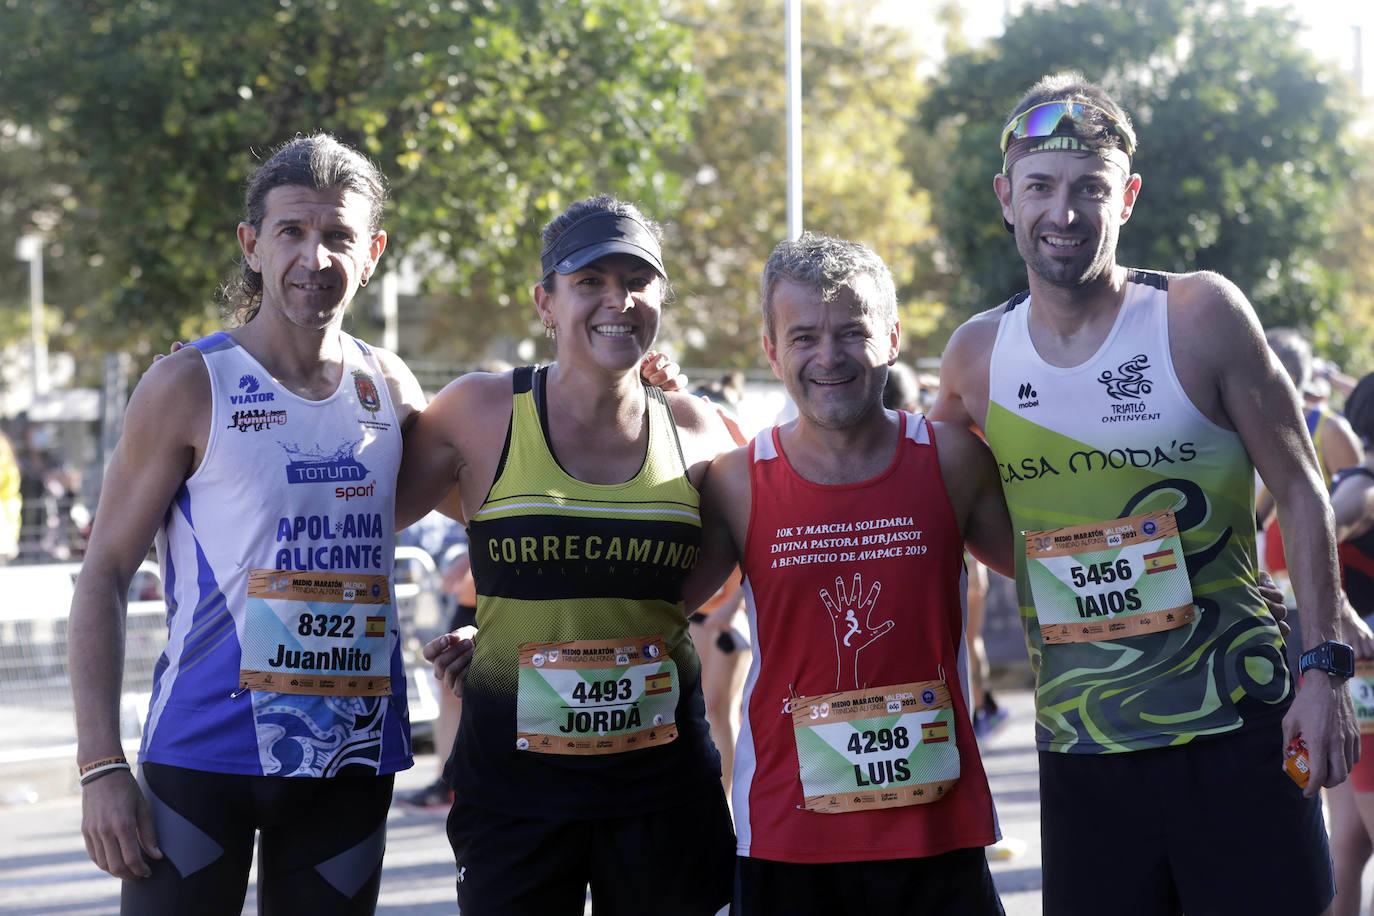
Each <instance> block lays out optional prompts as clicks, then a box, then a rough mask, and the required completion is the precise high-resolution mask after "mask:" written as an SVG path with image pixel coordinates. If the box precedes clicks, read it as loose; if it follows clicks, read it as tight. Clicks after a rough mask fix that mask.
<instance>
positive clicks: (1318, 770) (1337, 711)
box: [1169, 273, 1359, 795]
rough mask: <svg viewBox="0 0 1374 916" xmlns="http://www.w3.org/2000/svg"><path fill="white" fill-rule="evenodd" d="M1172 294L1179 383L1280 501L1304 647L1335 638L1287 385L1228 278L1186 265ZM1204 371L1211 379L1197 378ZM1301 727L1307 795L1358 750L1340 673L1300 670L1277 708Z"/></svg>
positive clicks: (1326, 552)
mask: <svg viewBox="0 0 1374 916" xmlns="http://www.w3.org/2000/svg"><path fill="white" fill-rule="evenodd" d="M1169 295H1170V300H1171V301H1170V306H1169V320H1170V324H1171V327H1170V333H1169V338H1170V347H1171V349H1172V350H1173V354H1174V366H1175V370H1176V372H1177V373H1178V374H1179V377H1180V378H1181V379H1183V380H1184V385H1185V388H1187V387H1188V386H1189V385H1190V384H1191V385H1192V386H1193V388H1192V389H1191V390H1190V392H1189V393H1190V395H1193V396H1194V397H1195V399H1196V398H1198V397H1200V398H1201V399H1202V400H1203V403H1201V404H1198V405H1197V406H1198V408H1199V409H1200V410H1201V411H1202V412H1203V413H1204V414H1205V415H1207V416H1208V417H1211V418H1213V419H1214V420H1215V421H1216V422H1219V423H1221V424H1222V425H1225V424H1227V423H1229V424H1231V425H1232V426H1233V427H1234V428H1235V430H1236V432H1237V433H1238V434H1239V435H1240V438H1241V441H1242V442H1243V443H1244V444H1245V449H1246V451H1247V452H1248V453H1249V455H1250V458H1251V460H1252V461H1253V462H1254V464H1255V468H1256V469H1257V470H1258V471H1259V473H1260V476H1261V477H1262V478H1263V479H1264V485H1265V486H1266V487H1267V488H1268V489H1269V491H1270V492H1271V493H1273V495H1274V500H1275V502H1276V503H1277V504H1278V510H1279V522H1280V524H1281V525H1282V527H1283V539H1284V544H1285V547H1286V548H1287V549H1286V550H1285V551H1284V552H1285V554H1286V555H1287V556H1288V566H1289V572H1290V581H1291V582H1292V584H1293V591H1294V593H1295V594H1296V596H1297V600H1298V607H1299V608H1300V609H1301V610H1302V614H1301V617H1300V624H1301V628H1302V633H1301V634H1300V635H1301V640H1302V646H1303V648H1305V649H1310V648H1312V647H1313V646H1315V645H1317V644H1318V643H1321V642H1324V641H1326V640H1338V639H1340V636H1341V631H1340V610H1341V602H1342V598H1341V591H1340V584H1339V583H1340V578H1339V574H1338V571H1337V565H1336V540H1335V535H1334V533H1333V529H1332V516H1331V506H1330V503H1329V501H1328V499H1327V496H1326V491H1325V488H1324V487H1323V486H1322V477H1321V472H1320V471H1319V469H1318V467H1317V456H1316V452H1315V451H1314V450H1313V448H1312V441H1311V439H1310V437H1309V436H1308V435H1307V427H1306V425H1305V424H1304V422H1303V418H1302V412H1301V409H1300V407H1299V404H1298V398H1297V393H1296V392H1295V391H1294V389H1293V384H1292V382H1291V380H1290V379H1289V378H1288V374H1287V373H1286V372H1285V371H1284V370H1283V367H1282V366H1281V365H1280V364H1279V362H1278V358H1277V357H1275V356H1274V355H1273V353H1272V351H1270V349H1269V347H1268V346H1267V344H1266V343H1265V340H1264V334H1263V330H1262V329H1261V327H1260V323H1259V320H1258V319H1257V318H1256V317H1255V313H1254V310H1253V309H1252V308H1251V307H1250V303H1249V302H1248V301H1247V300H1246V298H1245V296H1244V295H1243V294H1242V293H1241V292H1240V290H1239V289H1237V288H1236V286H1235V285H1234V284H1233V283H1231V282H1230V281H1228V280H1226V279H1225V278H1224V277H1221V276H1218V275H1217V274H1212V273H1200V274H1191V275H1188V276H1186V277H1178V278H1175V280H1174V282H1172V283H1171V285H1170V292H1169ZM1175 295H1177V296H1179V300H1178V301H1177V303H1175V301H1174V296H1175ZM1208 379H1210V380H1212V385H1210V386H1208V385H1206V384H1202V383H1201V382H1204V381H1205V380H1208ZM1194 392H1196V394H1194ZM1213 398H1215V401H1216V403H1211V401H1212V399H1213ZM1299 734H1301V735H1302V737H1303V740H1304V741H1305V742H1306V743H1307V749H1308V755H1309V758H1310V762H1311V766H1312V771H1311V772H1312V779H1311V781H1310V782H1309V783H1308V787H1307V789H1305V790H1304V792H1305V794H1308V795H1313V794H1315V793H1316V792H1317V791H1318V790H1319V789H1320V788H1321V787H1322V786H1324V785H1336V784H1337V783H1340V782H1341V781H1343V780H1344V779H1345V777H1346V775H1347V773H1348V772H1349V770H1350V767H1351V765H1352V764H1354V762H1355V761H1356V760H1358V759H1359V744H1358V737H1359V735H1358V729H1357V727H1356V724H1355V718H1354V708H1353V706H1352V705H1351V701H1350V693H1349V690H1348V688H1347V686H1346V684H1345V682H1344V680H1343V679H1341V678H1331V677H1329V676H1328V675H1327V674H1326V673H1325V672H1320V671H1310V672H1308V674H1307V675H1305V676H1304V677H1303V679H1302V687H1301V689H1300V690H1299V693H1298V697H1297V699H1296V700H1295V701H1294V703H1293V706H1292V708H1291V709H1290V710H1289V712H1288V715H1287V716H1285V717H1284V740H1285V742H1286V741H1287V740H1288V739H1291V738H1292V737H1294V736H1295V735H1299Z"/></svg>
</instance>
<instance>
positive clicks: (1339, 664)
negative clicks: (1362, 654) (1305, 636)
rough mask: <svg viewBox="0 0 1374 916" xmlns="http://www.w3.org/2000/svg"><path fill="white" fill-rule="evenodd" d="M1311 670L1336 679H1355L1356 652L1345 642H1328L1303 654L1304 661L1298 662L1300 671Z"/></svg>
mask: <svg viewBox="0 0 1374 916" xmlns="http://www.w3.org/2000/svg"><path fill="white" fill-rule="evenodd" d="M1309 668H1316V669H1317V670H1319V671H1325V672H1326V673H1328V674H1334V675H1335V676H1336V677H1354V675H1355V652H1354V650H1352V649H1351V648H1350V647H1349V646H1347V645H1346V644H1345V643H1343V642H1334V641H1332V640H1327V641H1326V642H1324V643H1321V644H1320V645H1318V646H1314V647H1313V648H1311V649H1308V650H1307V651H1306V652H1304V653H1303V654H1302V660H1301V661H1299V662H1298V671H1299V672H1305V671H1307V669H1309Z"/></svg>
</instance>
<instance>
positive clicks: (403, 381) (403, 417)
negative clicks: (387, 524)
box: [372, 347, 462, 531]
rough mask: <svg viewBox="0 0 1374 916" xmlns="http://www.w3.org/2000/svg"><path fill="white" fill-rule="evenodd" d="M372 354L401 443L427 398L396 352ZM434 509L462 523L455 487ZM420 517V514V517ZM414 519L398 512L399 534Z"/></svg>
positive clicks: (407, 436) (383, 351)
mask: <svg viewBox="0 0 1374 916" xmlns="http://www.w3.org/2000/svg"><path fill="white" fill-rule="evenodd" d="M372 352H373V353H374V354H375V355H376V357H377V362H378V364H380V365H381V367H382V375H383V376H384V377H385V378H386V385H387V389H388V390H389V391H390V392H391V403H392V405H393V406H394V407H395V408H396V421H397V422H398V423H399V424H400V426H401V437H402V440H403V441H407V440H408V439H409V437H410V431H411V429H412V428H413V427H414V426H415V421H416V420H417V419H419V416H420V411H422V410H424V409H425V404H426V401H427V398H426V396H425V392H424V389H423V388H421V387H420V382H419V380H418V379H417V378H415V373H413V372H411V371H410V367H409V366H407V365H406V364H405V362H404V361H403V360H402V359H401V358H400V357H399V356H397V355H396V354H395V353H392V352H391V351H390V350H383V349H381V348H380V347H374V348H373V351H372ZM398 505H399V504H398ZM435 508H438V509H439V511H440V512H443V513H444V514H445V515H448V516H449V517H451V518H454V519H458V520H459V521H461V520H462V506H461V505H460V504H459V502H458V491H457V489H456V488H455V489H452V490H450V491H449V494H448V496H447V497H445V498H444V499H443V500H442V501H441V502H440V503H439V504H438V506H437V507H435ZM426 511H428V510H426ZM423 514H424V513H421V515H423ZM417 520H418V517H417V518H416V519H410V520H409V521H406V522H402V521H401V518H400V514H399V512H398V513H397V519H396V530H397V531H399V530H400V529H402V528H404V527H406V525H409V524H411V523H412V522H414V521H417Z"/></svg>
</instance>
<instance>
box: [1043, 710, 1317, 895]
mask: <svg viewBox="0 0 1374 916" xmlns="http://www.w3.org/2000/svg"><path fill="white" fill-rule="evenodd" d="M1040 833H1041V840H1042V850H1041V855H1042V861H1043V867H1044V879H1045V883H1044V898H1043V899H1044V907H1045V912H1046V913H1053V914H1055V916H1101V914H1103V913H1111V914H1113V916H1175V914H1180V913H1184V912H1187V913H1188V916H1231V914H1234V916H1250V914H1254V913H1292V914H1294V916H1296V914H1298V913H1304V914H1308V913H1319V912H1321V911H1322V910H1323V909H1325V908H1326V907H1327V905H1329V904H1330V903H1331V900H1332V899H1333V898H1334V897H1335V894H1336V887H1335V878H1334V875H1333V872H1332V868H1331V854H1330V851H1329V848H1328V846H1327V836H1326V825H1325V824H1324V823H1323V820H1322V808H1321V800H1320V798H1319V797H1315V796H1314V797H1312V798H1304V797H1303V795H1302V790H1301V789H1299V788H1298V787H1297V785H1296V784H1295V783H1294V782H1293V781H1292V780H1291V779H1290V778H1289V777H1288V775H1287V773H1285V772H1284V770H1283V731H1282V726H1281V725H1280V724H1279V723H1277V722H1276V723H1274V724H1273V725H1267V726H1264V727H1262V728H1254V729H1249V730H1247V731H1244V732H1240V733H1239V734H1234V735H1227V736H1223V737H1219V738H1209V739H1204V740H1199V741H1194V742H1192V743H1190V744H1185V745H1182V746H1180V747H1172V748H1159V749H1156V750H1147V751H1131V752H1127V753H1121V754H1100V755H1087V754H1056V753H1051V752H1046V751H1042V752H1041V753H1040Z"/></svg>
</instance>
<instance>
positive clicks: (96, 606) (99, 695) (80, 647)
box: [67, 581, 127, 762]
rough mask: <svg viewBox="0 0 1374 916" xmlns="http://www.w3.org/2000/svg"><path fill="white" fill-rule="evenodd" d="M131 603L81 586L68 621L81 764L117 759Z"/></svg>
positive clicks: (106, 589) (116, 594) (102, 590)
mask: <svg viewBox="0 0 1374 916" xmlns="http://www.w3.org/2000/svg"><path fill="white" fill-rule="evenodd" d="M126 612H127V605H126V602H125V598H124V596H123V595H122V594H120V593H119V592H118V591H117V589H115V588H114V587H113V586H110V587H102V588H99V589H96V588H92V587H91V586H90V585H89V584H85V583H82V582H80V581H78V583H77V592H76V597H75V598H74V599H73V601H72V611H71V616H70V618H69V621H68V643H67V644H68V664H67V668H68V671H69V672H70V677H71V683H72V697H73V699H74V701H75V708H76V746H77V752H76V753H77V759H78V761H82V762H85V761H88V760H95V759H99V758H102V757H108V756H112V755H117V754H120V753H121V752H122V748H123V744H122V742H121V740H120V733H119V701H120V692H121V688H122V686H123V683H122V682H123V678H124V621H125V614H126Z"/></svg>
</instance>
